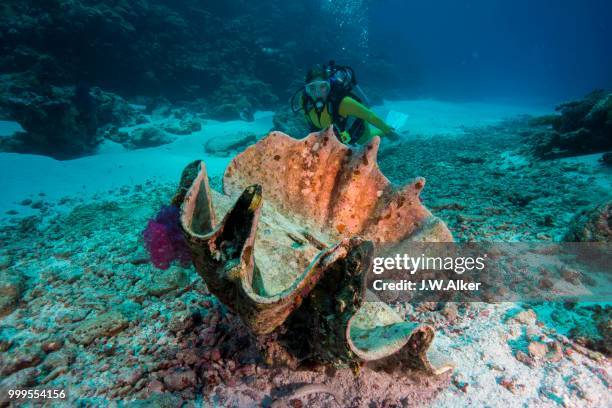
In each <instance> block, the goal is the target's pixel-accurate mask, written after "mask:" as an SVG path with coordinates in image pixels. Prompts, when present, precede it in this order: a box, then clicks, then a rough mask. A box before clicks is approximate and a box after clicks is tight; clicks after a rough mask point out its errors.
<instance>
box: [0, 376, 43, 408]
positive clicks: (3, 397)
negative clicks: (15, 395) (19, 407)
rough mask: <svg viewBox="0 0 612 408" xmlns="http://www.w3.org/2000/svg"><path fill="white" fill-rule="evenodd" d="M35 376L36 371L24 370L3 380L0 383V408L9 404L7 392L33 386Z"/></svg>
mask: <svg viewBox="0 0 612 408" xmlns="http://www.w3.org/2000/svg"><path fill="white" fill-rule="evenodd" d="M37 375H38V370H36V369H35V368H26V369H24V370H20V371H17V372H16V373H13V374H12V375H10V376H8V377H6V378H4V379H3V380H2V382H0V406H2V407H3V406H5V405H9V404H10V403H11V399H10V398H9V390H18V389H24V388H29V387H31V386H33V385H34V384H35V383H36V376H37Z"/></svg>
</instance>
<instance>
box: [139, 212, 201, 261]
mask: <svg viewBox="0 0 612 408" xmlns="http://www.w3.org/2000/svg"><path fill="white" fill-rule="evenodd" d="M179 214H180V213H179V209H178V208H177V207H175V206H172V205H169V206H164V207H162V208H161V209H160V210H159V212H158V213H157V215H156V216H155V218H154V219H151V220H149V223H148V224H147V228H146V229H145V230H144V232H143V237H144V241H145V245H146V248H147V251H148V252H149V256H150V258H151V262H152V263H153V265H155V267H156V268H159V269H168V268H169V267H170V264H171V263H172V262H173V261H175V260H178V261H179V263H180V264H181V265H182V266H183V267H187V266H189V264H190V263H191V253H190V251H189V247H187V243H186V242H185V237H184V236H183V232H182V231H181V227H180V225H179Z"/></svg>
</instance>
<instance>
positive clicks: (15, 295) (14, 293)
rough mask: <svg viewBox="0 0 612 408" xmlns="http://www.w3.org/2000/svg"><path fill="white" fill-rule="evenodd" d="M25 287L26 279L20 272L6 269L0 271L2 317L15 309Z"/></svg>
mask: <svg viewBox="0 0 612 408" xmlns="http://www.w3.org/2000/svg"><path fill="white" fill-rule="evenodd" d="M24 288H25V279H24V277H23V275H22V274H21V273H20V272H18V271H15V270H12V271H11V270H5V271H2V273H0V317H4V316H6V315H7V314H9V313H11V312H12V311H13V310H14V309H15V307H16V306H17V302H18V301H19V299H20V298H21V295H22V293H23V290H24Z"/></svg>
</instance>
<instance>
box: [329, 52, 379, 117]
mask: <svg viewBox="0 0 612 408" xmlns="http://www.w3.org/2000/svg"><path fill="white" fill-rule="evenodd" d="M323 68H324V69H325V72H327V77H328V78H329V82H330V83H331V86H332V92H334V88H336V89H337V90H339V91H340V92H339V93H341V94H343V95H344V96H352V97H356V98H355V99H357V100H358V101H359V102H361V103H363V104H364V105H366V106H368V105H369V101H368V97H367V96H366V95H365V93H364V92H363V90H362V89H361V87H360V86H359V84H358V83H357V77H356V76H355V71H354V70H353V68H351V67H349V66H348V65H336V61H334V60H331V61H329V63H328V64H327V65H325V66H324V67H323Z"/></svg>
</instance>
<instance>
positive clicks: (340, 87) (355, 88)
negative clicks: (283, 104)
mask: <svg viewBox="0 0 612 408" xmlns="http://www.w3.org/2000/svg"><path fill="white" fill-rule="evenodd" d="M323 70H324V71H325V73H326V76H327V79H328V80H329V83H330V85H331V92H330V95H332V96H333V97H335V98H340V99H342V98H344V97H345V96H351V97H352V98H354V99H356V100H357V101H358V102H360V103H362V104H364V105H365V106H369V105H370V101H369V100H368V97H367V96H366V94H365V93H364V92H363V90H362V89H361V87H360V86H359V84H358V83H357V77H356V76H355V71H354V70H353V68H351V67H350V66H348V65H336V62H335V61H334V60H331V61H329V62H328V63H327V64H326V65H324V66H323ZM300 94H301V96H300V98H297V96H298V95H300ZM296 102H299V103H296ZM305 102H308V96H307V95H305V92H304V87H300V88H299V89H297V90H296V91H295V93H294V94H293V96H292V97H291V100H290V105H291V110H292V111H293V113H297V112H299V111H301V110H306V109H305V105H306V104H305Z"/></svg>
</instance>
